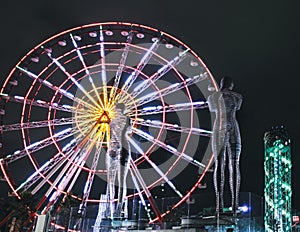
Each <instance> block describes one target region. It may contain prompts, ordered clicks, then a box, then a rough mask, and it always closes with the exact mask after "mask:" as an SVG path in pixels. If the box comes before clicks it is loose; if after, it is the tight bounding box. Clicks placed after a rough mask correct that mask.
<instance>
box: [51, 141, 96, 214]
mask: <svg viewBox="0 0 300 232" xmlns="http://www.w3.org/2000/svg"><path fill="white" fill-rule="evenodd" d="M94 144H95V142H94V141H89V140H88V141H87V142H86V143H85V144H84V145H83V148H82V149H79V150H78V152H75V154H76V157H74V158H75V159H74V160H68V162H67V164H66V165H65V166H64V167H63V170H62V171H61V172H60V173H59V175H58V176H57V177H56V179H55V180H54V181H53V184H52V186H50V188H49V189H48V191H47V192H46V194H45V197H47V198H48V197H49V195H50V193H51V192H52V191H53V189H54V188H55V187H57V189H56V191H54V192H53V193H52V195H51V197H50V198H49V203H48V205H47V207H46V208H45V210H46V211H47V210H48V208H49V207H50V206H52V205H53V204H54V203H55V202H56V201H57V199H58V197H59V196H60V195H61V193H62V192H64V191H65V189H66V187H67V185H68V184H69V183H70V181H71V180H72V179H73V180H74V179H75V180H77V178H78V175H79V173H80V172H81V171H82V168H83V166H84V164H85V162H86V160H87V158H88V156H89V154H90V153H91V151H92V149H93V147H94ZM74 175H75V176H74ZM74 183H75V182H74V181H72V182H71V184H70V186H71V187H73V185H74ZM70 186H69V188H70Z"/></svg>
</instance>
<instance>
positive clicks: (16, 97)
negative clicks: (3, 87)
mask: <svg viewBox="0 0 300 232" xmlns="http://www.w3.org/2000/svg"><path fill="white" fill-rule="evenodd" d="M14 98H15V99H19V100H24V97H21V96H14Z"/></svg>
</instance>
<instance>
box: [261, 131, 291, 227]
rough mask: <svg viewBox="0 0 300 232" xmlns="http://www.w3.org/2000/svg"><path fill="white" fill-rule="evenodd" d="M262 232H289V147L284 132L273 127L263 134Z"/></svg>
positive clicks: (287, 138) (288, 141) (287, 137)
mask: <svg viewBox="0 0 300 232" xmlns="http://www.w3.org/2000/svg"><path fill="white" fill-rule="evenodd" d="M264 147H265V159H264V170H265V189H264V196H265V215H264V224H265V231H266V232H274V231H275V232H281V231H282V232H290V231H292V209H291V200H292V188H291V168H292V162H291V146H290V139H289V136H288V133H287V131H286V129H285V128H284V127H283V126H280V127H274V128H272V129H271V130H270V131H268V132H266V133H265V136H264Z"/></svg>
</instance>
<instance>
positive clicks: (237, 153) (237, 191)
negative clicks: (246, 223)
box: [234, 144, 241, 209]
mask: <svg viewBox="0 0 300 232" xmlns="http://www.w3.org/2000/svg"><path fill="white" fill-rule="evenodd" d="M240 154H241V145H240V144H236V145H235V157H234V160H235V163H234V165H235V208H236V209H238V207H239V199H240V196H239V195H240V186H241V172H240Z"/></svg>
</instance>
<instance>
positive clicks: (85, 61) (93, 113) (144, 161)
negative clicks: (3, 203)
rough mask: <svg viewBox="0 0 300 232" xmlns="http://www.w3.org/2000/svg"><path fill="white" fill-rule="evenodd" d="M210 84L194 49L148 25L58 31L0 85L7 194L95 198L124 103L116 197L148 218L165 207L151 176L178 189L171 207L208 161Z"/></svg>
mask: <svg viewBox="0 0 300 232" xmlns="http://www.w3.org/2000/svg"><path fill="white" fill-rule="evenodd" d="M216 90H217V85H216V83H215V81H214V79H213V77H212V75H211V73H210V72H209V70H208V69H207V67H206V66H205V64H204V63H203V62H202V60H201V59H200V58H199V56H198V55H197V54H196V53H195V52H193V51H192V50H191V49H190V48H189V47H187V46H186V45H185V44H184V43H182V42H181V41H179V40H178V39H176V38H174V37H172V36H170V35H168V34H166V33H164V32H162V31H159V30H157V29H154V28H150V27H147V26H142V25H137V24H130V23H101V24H100V23H99V24H91V25H86V26H82V27H77V28H74V29H71V30H68V31H64V32H62V33H60V34H58V35H55V36H53V37H51V38H50V39H48V40H46V41H44V42H43V43H41V44H39V45H38V46H36V47H35V48H34V49H32V50H31V51H30V52H29V53H28V54H27V55H26V56H24V57H23V58H22V59H21V60H20V62H19V63H18V64H17V65H16V66H15V67H14V68H13V69H12V71H11V72H10V74H9V76H8V77H7V78H6V80H5V81H4V83H3V85H2V88H1V92H0V97H1V105H0V107H1V109H0V116H1V139H2V141H1V144H2V146H3V147H2V149H3V152H4V154H5V155H4V156H3V158H2V159H1V162H0V165H1V171H2V173H3V175H4V177H5V178H6V179H7V182H8V184H9V186H10V188H11V192H12V194H14V195H16V196H18V197H19V196H20V195H21V194H22V192H25V191H26V192H30V193H31V194H33V195H36V196H39V198H40V199H41V201H40V204H39V207H44V206H45V205H48V206H49V205H51V204H55V202H57V201H59V200H60V199H61V198H62V197H64V196H66V195H67V194H72V196H74V197H76V198H78V199H80V201H81V202H82V205H84V206H87V205H88V204H92V203H98V202H99V201H100V200H99V199H100V198H99V195H100V194H102V193H104V192H105V186H106V182H105V180H106V175H107V171H106V168H105V155H106V152H107V147H108V142H109V138H110V133H111V132H110V126H109V123H110V121H111V120H112V119H113V118H114V117H115V112H114V106H115V105H116V104H117V103H124V104H125V105H126V112H125V113H126V115H127V116H128V117H129V118H130V121H131V127H132V131H131V134H130V136H129V139H128V142H129V143H128V144H129V148H130V149H129V148H127V149H129V150H130V151H131V153H132V155H131V160H130V167H129V169H130V171H129V174H128V176H127V187H128V192H127V196H126V197H127V198H128V199H130V198H131V197H134V196H136V197H139V198H140V199H141V200H142V202H145V201H149V202H150V203H151V204H150V205H149V206H148V207H150V208H152V210H153V212H154V213H153V215H151V220H152V221H155V220H158V219H160V218H161V217H162V216H164V215H166V214H168V212H169V211H170V209H168V211H161V210H159V209H158V208H157V207H156V206H155V198H156V197H157V196H159V191H158V188H159V187H160V186H161V184H164V186H165V188H166V189H165V192H166V194H168V195H169V196H173V195H174V196H178V197H179V198H178V199H179V200H178V201H176V202H174V204H173V206H172V207H173V208H176V207H177V206H178V205H180V204H181V203H182V202H184V201H185V200H186V199H187V198H188V197H189V196H190V195H191V194H192V192H194V191H195V189H197V186H198V185H199V184H200V182H201V181H202V179H203V177H204V175H205V173H206V171H207V170H208V169H209V167H210V165H211V162H212V155H211V152H210V150H209V149H207V147H209V146H208V144H209V140H210V135H211V133H212V132H211V129H210V128H211V122H210V113H209V111H208V110H207V103H206V98H207V96H208V95H209V94H211V93H212V92H213V91H216ZM183 182H184V184H182V183H183ZM46 210H47V207H46Z"/></svg>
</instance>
